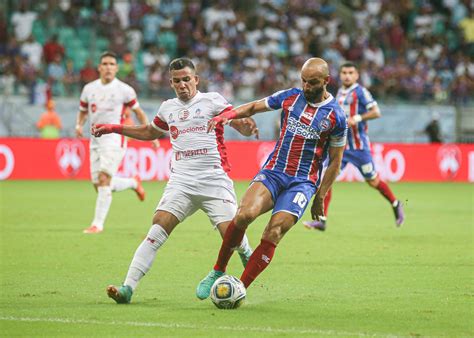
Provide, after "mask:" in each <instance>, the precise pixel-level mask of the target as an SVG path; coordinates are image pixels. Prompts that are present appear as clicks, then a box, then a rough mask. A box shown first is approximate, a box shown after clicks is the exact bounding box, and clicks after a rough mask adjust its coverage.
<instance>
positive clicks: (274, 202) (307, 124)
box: [196, 58, 347, 299]
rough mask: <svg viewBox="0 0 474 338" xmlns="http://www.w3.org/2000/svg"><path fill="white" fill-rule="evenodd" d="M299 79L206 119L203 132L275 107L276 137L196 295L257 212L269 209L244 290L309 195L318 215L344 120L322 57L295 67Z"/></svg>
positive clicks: (338, 157) (205, 291)
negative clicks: (298, 68)
mask: <svg viewBox="0 0 474 338" xmlns="http://www.w3.org/2000/svg"><path fill="white" fill-rule="evenodd" d="M301 81H302V89H299V88H291V89H288V90H282V91H279V92H277V93H275V94H273V95H272V96H269V97H267V98H264V99H261V100H258V101H254V102H250V103H247V104H244V105H242V106H239V107H237V108H235V109H234V110H232V111H228V112H224V113H222V114H220V115H219V116H216V117H214V118H213V119H212V120H211V121H210V122H209V125H208V130H212V129H213V128H215V127H216V126H217V125H220V124H226V123H228V122H229V120H232V119H239V118H244V117H248V116H252V115H253V114H255V113H260V112H264V111H268V110H277V109H281V131H280V137H279V140H278V142H277V143H276V145H275V149H274V150H273V152H272V153H271V154H270V155H269V157H268V159H267V161H266V163H265V164H264V165H263V168H262V170H261V171H260V172H259V173H258V174H257V175H256V176H255V177H254V179H253V182H252V183H251V185H250V186H249V188H248V189H247V191H246V192H245V194H244V196H243V198H242V201H241V203H240V206H239V208H238V210H237V213H236V215H235V217H234V219H233V220H232V221H231V223H230V225H229V227H228V228H227V231H226V233H225V235H224V239H223V242H222V245H221V248H220V251H219V256H218V259H217V262H216V264H215V266H214V269H213V270H212V271H211V272H210V273H209V274H208V275H207V276H206V277H205V278H204V279H203V280H202V281H201V282H200V283H199V285H198V287H197V290H196V295H197V297H198V298H199V299H205V298H207V297H208V296H209V294H210V290H211V286H212V284H213V283H214V281H215V280H216V279H217V278H219V277H220V276H222V275H223V274H224V273H225V270H226V266H227V263H228V261H229V259H230V257H231V255H232V252H233V248H234V247H236V246H238V245H239V243H240V242H241V241H242V238H243V236H244V234H245V230H246V229H247V227H248V226H249V225H250V223H252V222H253V221H254V220H255V219H256V218H257V217H258V216H260V215H261V214H263V213H266V212H267V211H269V210H271V209H273V212H272V216H271V218H270V221H269V223H268V225H267V226H266V228H265V230H264V232H263V235H262V238H261V241H260V245H259V246H258V247H257V248H256V249H255V251H254V253H253V254H252V256H250V259H249V261H248V263H247V266H246V267H245V270H244V272H243V274H242V276H241V277H240V279H241V280H242V282H243V284H244V285H245V287H246V288H247V287H248V286H249V285H250V284H251V283H252V282H253V281H254V280H255V278H256V277H257V276H258V275H259V274H260V273H261V272H262V271H263V270H264V269H265V268H266V267H267V266H268V264H270V261H271V260H272V257H273V254H274V252H275V248H276V246H277V245H278V243H279V242H280V240H281V239H282V238H283V236H284V235H285V234H286V232H287V231H288V230H290V229H291V227H292V226H293V225H295V224H296V222H297V221H298V220H299V219H300V217H301V216H302V215H303V213H304V211H305V209H306V206H307V204H308V203H309V201H310V200H311V198H312V196H313V195H314V194H316V195H315V199H314V201H313V205H312V207H311V215H312V217H313V218H318V217H320V216H323V201H324V196H325V195H326V193H327V191H328V190H329V189H330V187H331V185H332V184H333V182H334V180H335V178H336V176H337V174H338V173H339V168H340V166H341V161H342V155H343V152H344V146H345V145H346V136H347V120H346V117H345V115H344V112H343V110H342V109H341V107H340V106H339V105H338V104H337V102H336V100H335V98H334V97H333V96H332V95H331V94H330V93H329V92H327V91H326V86H327V84H328V82H329V71H328V65H327V63H326V62H325V61H324V60H323V59H319V58H311V59H309V60H307V61H306V62H305V63H304V65H303V67H302V69H301ZM328 156H329V164H328V167H327V170H326V174H325V175H324V177H323V178H322V177H321V171H322V168H323V167H322V166H323V162H324V160H325V158H326V157H328Z"/></svg>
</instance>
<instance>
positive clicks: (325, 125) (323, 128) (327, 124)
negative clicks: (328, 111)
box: [319, 119, 331, 132]
mask: <svg viewBox="0 0 474 338" xmlns="http://www.w3.org/2000/svg"><path fill="white" fill-rule="evenodd" d="M329 128H331V121H330V120H329V119H323V120H322V121H321V122H320V123H319V129H320V130H321V132H324V131H328V130H329Z"/></svg>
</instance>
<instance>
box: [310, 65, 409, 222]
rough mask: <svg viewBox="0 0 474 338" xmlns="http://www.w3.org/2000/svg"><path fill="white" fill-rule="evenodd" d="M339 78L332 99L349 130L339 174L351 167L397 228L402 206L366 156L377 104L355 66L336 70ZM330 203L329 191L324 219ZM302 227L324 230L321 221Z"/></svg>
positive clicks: (403, 217)
mask: <svg viewBox="0 0 474 338" xmlns="http://www.w3.org/2000/svg"><path fill="white" fill-rule="evenodd" d="M339 76H340V78H341V82H342V87H341V88H339V90H338V92H337V96H336V99H337V102H338V103H339V105H340V106H341V107H343V109H344V111H345V113H346V116H347V124H348V127H349V128H348V133H347V145H346V149H345V150H344V157H343V158H342V168H341V170H342V169H344V167H345V166H346V165H347V163H352V164H353V165H354V166H355V167H356V168H357V169H358V170H359V172H360V173H361V174H362V176H363V177H364V179H365V180H366V182H367V183H368V184H369V185H370V186H371V187H372V188H375V189H377V190H378V191H379V192H380V193H381V194H382V195H383V196H384V197H385V198H386V199H387V200H388V201H389V202H390V204H391V205H392V208H393V212H394V214H395V222H396V224H397V226H400V225H402V223H403V221H404V219H405V216H404V212H403V205H402V202H401V201H399V200H398V199H397V198H396V197H395V195H394V194H393V192H392V190H391V189H390V188H389V186H388V185H387V183H385V182H384V181H382V180H381V179H380V177H379V175H378V174H377V171H376V170H375V166H374V161H373V160H372V154H371V153H370V141H369V135H368V125H367V121H368V120H373V119H377V118H379V117H380V116H381V114H380V110H379V107H378V105H377V102H376V101H375V100H374V99H373V97H372V95H371V94H370V92H369V91H368V90H367V89H366V88H364V87H363V86H361V85H360V84H358V83H357V80H358V79H359V72H358V71H357V67H356V65H355V64H353V63H351V62H348V63H344V64H343V65H342V66H341V68H340V72H339ZM330 200H331V190H329V191H328V193H327V195H326V198H325V200H324V209H325V210H324V215H325V216H327V211H328V207H329V202H330ZM303 224H304V225H305V226H306V227H307V228H313V229H318V230H325V229H326V219H325V217H323V218H321V219H319V220H318V219H317V220H314V221H310V222H303Z"/></svg>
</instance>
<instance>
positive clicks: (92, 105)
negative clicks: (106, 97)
mask: <svg viewBox="0 0 474 338" xmlns="http://www.w3.org/2000/svg"><path fill="white" fill-rule="evenodd" d="M96 111H97V105H96V104H95V103H93V104H91V112H93V113H95V112H96Z"/></svg>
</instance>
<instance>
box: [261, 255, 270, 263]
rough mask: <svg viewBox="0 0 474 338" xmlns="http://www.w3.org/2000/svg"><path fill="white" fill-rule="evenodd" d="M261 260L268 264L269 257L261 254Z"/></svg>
mask: <svg viewBox="0 0 474 338" xmlns="http://www.w3.org/2000/svg"><path fill="white" fill-rule="evenodd" d="M262 261H264V262H265V263H267V264H270V258H269V257H268V256H267V255H262Z"/></svg>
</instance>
